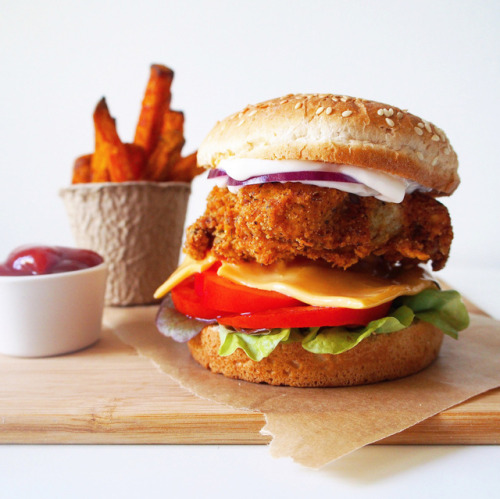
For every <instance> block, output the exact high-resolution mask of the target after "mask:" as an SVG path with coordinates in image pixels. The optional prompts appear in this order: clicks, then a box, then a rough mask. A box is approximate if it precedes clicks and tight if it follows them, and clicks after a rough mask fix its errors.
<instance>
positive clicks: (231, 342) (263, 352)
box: [219, 325, 291, 362]
mask: <svg viewBox="0 0 500 499" xmlns="http://www.w3.org/2000/svg"><path fill="white" fill-rule="evenodd" d="M290 332H291V329H271V330H270V332H269V333H267V334H246V333H237V332H233V331H231V330H229V329H227V328H225V327H224V326H222V325H220V326H219V336H220V348H219V355H221V356H222V357H225V356H226V355H231V354H232V353H233V352H234V351H235V350H236V349H237V348H241V349H242V350H243V351H244V352H245V353H246V354H247V355H248V357H250V358H251V359H252V360H256V361H257V362H258V361H260V360H262V359H263V358H264V357H267V356H268V355H270V354H271V352H272V351H273V350H274V349H275V348H276V347H277V346H278V344H279V343H280V342H281V341H286V340H288V338H289V336H290Z"/></svg>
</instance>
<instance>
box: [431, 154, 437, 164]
mask: <svg viewBox="0 0 500 499" xmlns="http://www.w3.org/2000/svg"><path fill="white" fill-rule="evenodd" d="M437 164H438V158H437V156H436V157H435V158H434V159H433V160H432V166H436V165H437Z"/></svg>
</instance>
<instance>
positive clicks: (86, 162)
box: [71, 154, 92, 184]
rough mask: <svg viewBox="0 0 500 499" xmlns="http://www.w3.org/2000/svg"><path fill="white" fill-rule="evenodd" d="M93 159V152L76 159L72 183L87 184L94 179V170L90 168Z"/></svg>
mask: <svg viewBox="0 0 500 499" xmlns="http://www.w3.org/2000/svg"><path fill="white" fill-rule="evenodd" d="M91 160H92V154H85V155H84V156H80V157H79V158H76V159H75V162H74V164H73V177H72V179H71V183H72V184H86V183H87V182H91V181H92V170H91V168H90V162H91Z"/></svg>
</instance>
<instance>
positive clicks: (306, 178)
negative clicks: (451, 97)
mask: <svg viewBox="0 0 500 499" xmlns="http://www.w3.org/2000/svg"><path fill="white" fill-rule="evenodd" d="M198 164H199V165H200V166H204V167H206V168H207V169H208V170H209V173H208V176H207V180H206V181H207V182H211V183H213V188H212V190H211V191H210V194H209V196H208V199H207V207H206V211H205V212H204V214H203V215H202V216H201V217H200V218H198V219H197V220H196V221H195V222H194V223H193V224H192V225H191V226H190V227H189V228H188V229H187V235H186V242H185V245H184V253H185V259H184V261H183V263H182V264H181V265H180V267H179V268H178V269H177V270H176V271H175V272H174V274H173V275H172V276H170V277H169V278H168V279H167V281H166V282H165V283H164V284H163V285H162V286H161V287H160V288H159V289H158V290H157V292H156V295H155V296H156V298H161V297H165V296H166V299H165V300H164V302H163V304H162V306H161V307H160V310H159V313H158V317H157V325H158V328H159V329H160V331H161V332H163V333H164V334H166V335H167V336H171V337H173V338H174V339H176V340H178V341H187V342H188V346H189V350H190V352H191V355H192V357H193V358H194V359H195V360H196V361H197V362H198V363H199V364H201V365H202V366H204V367H206V368H208V369H209V370H211V371H213V372H214V373H222V374H223V375H225V376H228V377H231V378H236V379H240V380H246V381H251V382H256V383H268V384H272V385H288V386H296V387H319V386H321V387H330V386H348V385H360V384H367V383H374V382H379V381H383V380H391V379H396V378H400V377H403V376H408V375H410V374H413V373H416V372H418V371H420V370H422V369H424V368H425V367H427V366H428V365H429V364H431V363H432V362H433V361H434V360H435V359H436V357H437V356H438V353H439V350H440V347H441V344H442V341H443V334H447V335H449V336H452V337H454V338H456V337H457V334H458V332H459V331H460V330H462V329H464V328H465V327H467V325H468V316H467V312H466V310H465V307H464V304H463V302H462V299H461V297H460V295H459V293H457V292H456V291H450V290H447V291H443V290H441V289H440V287H439V285H438V284H437V282H436V280H435V279H434V277H433V275H432V274H431V268H432V270H433V271H437V270H440V269H442V268H443V267H444V265H445V263H446V261H447V259H448V255H449V251H450V245H451V242H452V238H453V232H452V227H451V222H450V216H449V213H448V211H447V209H446V207H445V206H444V205H442V204H441V203H440V202H439V201H438V200H437V199H436V198H437V197H439V196H447V195H450V194H452V193H453V192H454V191H455V189H456V188H457V186H458V184H459V177H458V174H457V168H458V160H457V155H456V153H455V151H454V150H453V149H452V147H451V145H450V142H449V140H448V138H447V137H446V135H445V134H444V132H443V131H442V130H441V129H439V128H438V127H436V126H435V125H433V124H431V123H429V122H428V121H426V120H423V119H421V118H419V117H417V116H415V115H413V114H410V113H409V112H408V111H407V110H403V109H399V108H397V107H394V106H389V105H387V104H381V103H378V102H374V101H370V100H365V99H360V98H353V97H348V96H342V95H332V94H314V95H311V94H307V95H306V94H299V95H287V96H285V97H281V98H277V99H272V100H269V101H266V102H262V103H260V104H257V105H250V106H247V107H246V108H245V109H243V110H242V111H241V112H238V113H235V114H233V115H231V116H229V117H227V118H226V119H223V120H222V121H220V122H218V123H217V124H216V125H215V127H214V128H213V129H212V131H211V132H210V133H209V134H208V136H207V137H206V139H205V140H204V141H203V143H202V144H201V146H200V148H199V150H198ZM179 314H182V315H179ZM184 317H187V318H186V319H185V320H184ZM186 321H187V322H186Z"/></svg>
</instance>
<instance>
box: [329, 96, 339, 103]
mask: <svg viewBox="0 0 500 499" xmlns="http://www.w3.org/2000/svg"><path fill="white" fill-rule="evenodd" d="M330 99H332V101H333V102H338V101H339V100H338V99H337V98H336V97H333V96H332V97H330Z"/></svg>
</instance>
